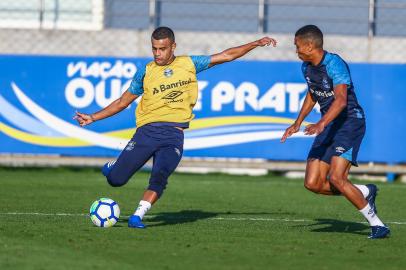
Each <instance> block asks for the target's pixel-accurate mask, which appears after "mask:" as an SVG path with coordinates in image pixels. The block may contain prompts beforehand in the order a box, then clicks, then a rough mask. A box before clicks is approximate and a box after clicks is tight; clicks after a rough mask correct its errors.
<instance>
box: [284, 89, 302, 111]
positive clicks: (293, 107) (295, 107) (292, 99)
mask: <svg viewBox="0 0 406 270" xmlns="http://www.w3.org/2000/svg"><path fill="white" fill-rule="evenodd" d="M305 90H306V86H305V87H304V86H303V83H287V84H286V92H288V93H289V112H298V111H299V108H300V107H301V106H302V104H303V103H302V102H300V94H301V93H303V91H305ZM305 97H306V96H305ZM303 101H304V100H303Z"/></svg>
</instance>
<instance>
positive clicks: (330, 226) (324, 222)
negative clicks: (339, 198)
mask: <svg viewBox="0 0 406 270" xmlns="http://www.w3.org/2000/svg"><path fill="white" fill-rule="evenodd" d="M315 221H316V222H315V223H313V224H309V225H306V227H314V229H312V230H311V231H312V232H335V233H353V234H360V235H368V234H369V233H368V232H366V231H365V230H366V229H368V228H369V226H367V225H365V224H362V223H359V222H351V221H341V220H336V219H325V218H319V219H316V220H315Z"/></svg>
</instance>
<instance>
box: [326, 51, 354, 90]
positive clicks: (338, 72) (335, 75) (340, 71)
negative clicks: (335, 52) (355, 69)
mask: <svg viewBox="0 0 406 270" xmlns="http://www.w3.org/2000/svg"><path fill="white" fill-rule="evenodd" d="M327 73H328V76H329V77H330V78H331V79H332V80H333V86H336V85H338V84H346V85H351V77H350V72H349V71H348V66H347V64H346V63H345V62H344V61H343V60H342V59H341V58H340V57H339V56H335V57H334V58H332V59H331V61H330V63H329V64H328V67H327Z"/></svg>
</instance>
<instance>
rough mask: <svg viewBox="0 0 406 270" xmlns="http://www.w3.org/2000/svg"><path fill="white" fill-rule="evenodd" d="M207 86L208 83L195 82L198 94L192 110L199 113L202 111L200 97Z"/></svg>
mask: <svg viewBox="0 0 406 270" xmlns="http://www.w3.org/2000/svg"><path fill="white" fill-rule="evenodd" d="M207 85H209V82H208V81H197V87H198V91H199V94H198V95H197V101H196V104H195V107H194V108H193V110H195V111H200V110H201V109H202V96H203V93H202V91H203V89H204V88H206V86H207Z"/></svg>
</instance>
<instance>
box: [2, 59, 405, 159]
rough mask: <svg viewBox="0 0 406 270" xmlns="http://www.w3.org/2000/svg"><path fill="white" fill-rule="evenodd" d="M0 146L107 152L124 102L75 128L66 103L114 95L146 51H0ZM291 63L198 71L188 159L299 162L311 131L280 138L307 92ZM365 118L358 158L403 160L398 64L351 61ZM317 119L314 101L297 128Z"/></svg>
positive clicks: (80, 107)
mask: <svg viewBox="0 0 406 270" xmlns="http://www.w3.org/2000/svg"><path fill="white" fill-rule="evenodd" d="M0 59H1V63H2V65H1V67H0V69H1V76H0V115H1V116H0V130H1V133H0V142H1V145H0V154H5V153H15V154H17V153H22V154H58V155H69V156H106V157H110V156H111V157H114V156H117V155H118V154H119V151H120V150H121V149H123V148H124V147H125V145H126V144H127V142H128V140H129V139H130V138H131V137H132V135H133V133H134V132H135V116H134V110H135V108H136V105H137V104H136V103H134V104H131V106H129V107H128V108H127V109H125V110H124V111H122V112H121V113H119V114H117V115H115V116H112V117H110V118H108V119H104V120H102V121H98V122H96V123H93V124H92V125H90V126H86V127H83V128H82V127H80V126H79V125H78V124H77V123H76V121H75V120H73V119H72V118H73V116H74V114H75V111H80V112H84V113H92V112H96V111H98V110H101V109H102V108H104V107H105V106H107V105H108V104H110V102H112V101H113V100H115V99H117V98H118V97H120V95H121V93H122V92H124V91H125V90H126V89H127V88H128V86H129V84H130V82H131V79H132V77H133V76H134V74H135V72H136V71H137V68H139V67H140V66H141V65H145V64H146V63H147V62H149V61H151V59H147V58H108V57H55V56H12V55H7V56H6V55H4V56H0ZM300 66H301V63H300V62H269V61H235V62H231V63H226V64H223V65H220V66H215V67H213V68H211V69H209V70H206V71H203V72H201V73H199V74H198V80H199V99H198V102H197V104H196V106H195V108H194V113H195V116H196V117H195V119H194V120H193V121H192V123H191V126H190V129H187V130H186V131H185V152H184V156H188V157H236V158H264V159H270V160H305V159H306V156H307V152H308V150H309V148H310V146H311V143H312V141H313V137H309V136H306V135H304V134H303V133H302V132H299V133H297V134H296V135H295V136H294V137H292V138H289V139H288V140H287V142H286V143H284V144H281V143H280V142H279V140H280V138H281V136H282V134H283V132H284V130H285V129H286V128H287V127H288V126H289V125H290V124H291V123H292V122H293V121H294V120H295V119H296V116H297V115H298V113H299V110H300V107H301V104H302V102H303V100H304V97H305V95H306V91H307V85H306V83H305V81H304V78H303V76H302V74H301V69H300ZM350 69H351V74H352V78H353V81H354V85H355V91H356V94H357V96H358V99H359V101H360V104H361V106H363V107H364V109H365V112H366V117H367V134H366V137H365V139H364V141H363V144H362V146H361V150H360V153H359V160H360V161H361V162H369V161H374V162H385V163H399V162H406V154H405V153H406V143H405V142H404V141H403V140H402V138H403V134H404V133H405V131H406V120H405V116H406V102H405V100H406V65H392V64H391V65H389V64H350ZM319 118H320V113H319V111H318V108H317V107H315V109H314V110H313V111H312V112H311V114H310V115H309V116H308V117H307V118H306V122H305V123H304V125H303V127H304V126H305V125H306V124H308V123H311V122H316V121H318V119H319Z"/></svg>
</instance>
